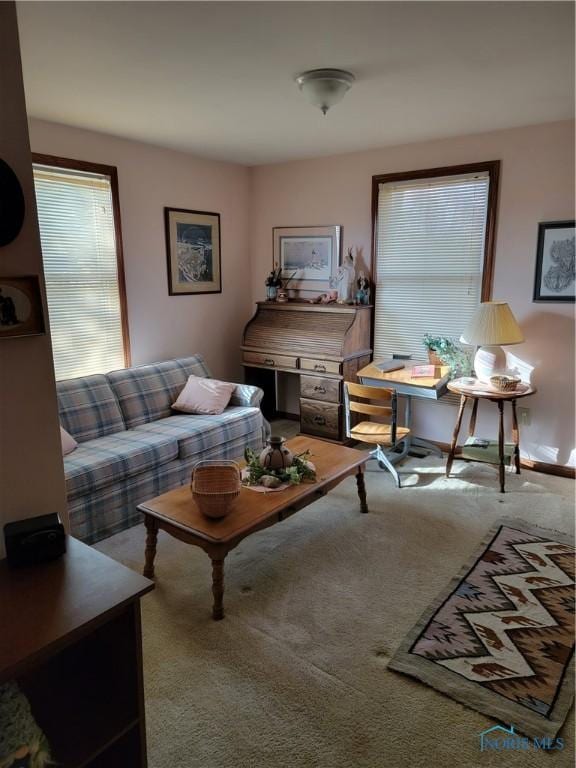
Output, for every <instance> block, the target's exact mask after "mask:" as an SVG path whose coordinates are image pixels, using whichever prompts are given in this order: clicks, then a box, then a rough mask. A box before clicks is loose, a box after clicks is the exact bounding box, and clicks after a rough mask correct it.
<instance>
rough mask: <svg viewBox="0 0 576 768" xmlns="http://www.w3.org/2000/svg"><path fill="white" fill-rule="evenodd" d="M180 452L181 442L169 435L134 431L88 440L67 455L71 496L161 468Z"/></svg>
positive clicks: (68, 492)
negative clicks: (179, 444) (179, 445)
mask: <svg viewBox="0 0 576 768" xmlns="http://www.w3.org/2000/svg"><path fill="white" fill-rule="evenodd" d="M177 455H178V443H177V442H176V440H175V439H174V437H173V436H171V435H167V434H161V433H144V432H136V431H135V430H130V431H124V432H119V433H118V434H116V435H107V436H106V437H99V438H98V439H97V440H88V441H87V442H85V443H81V444H80V445H79V446H78V448H76V450H75V451H74V452H73V453H71V454H69V455H68V456H65V457H64V473H65V475H66V491H67V495H68V498H74V497H75V496H79V495H81V494H85V493H91V492H92V491H95V490H97V489H99V488H103V487H105V486H107V485H110V484H111V483H116V482H118V481H119V480H123V479H124V478H126V477H131V476H132V475H137V474H138V473H140V472H144V471H145V470H147V469H151V468H156V467H159V466H161V465H162V464H165V463H166V462H168V461H171V460H172V459H175V458H176V457H177Z"/></svg>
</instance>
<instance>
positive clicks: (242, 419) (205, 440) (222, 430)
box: [134, 406, 262, 459]
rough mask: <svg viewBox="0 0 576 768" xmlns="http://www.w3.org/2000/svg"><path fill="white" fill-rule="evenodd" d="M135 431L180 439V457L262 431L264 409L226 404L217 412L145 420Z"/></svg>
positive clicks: (198, 453) (195, 453)
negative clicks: (223, 409) (228, 406)
mask: <svg viewBox="0 0 576 768" xmlns="http://www.w3.org/2000/svg"><path fill="white" fill-rule="evenodd" d="M134 431H135V432H143V433H146V434H150V433H153V434H157V435H164V436H166V437H171V438H172V439H173V440H177V441H178V456H179V458H180V459H188V458H190V457H191V456H196V455H201V454H203V453H205V452H206V451H209V450H211V449H212V448H215V447H216V446H218V445H222V444H224V443H228V442H232V441H233V440H237V439H238V438H241V437H244V436H245V435H251V434H253V433H256V434H261V433H262V412H261V411H260V409H259V408H243V407H237V406H235V407H232V408H226V410H225V411H224V412H223V413H219V414H218V415H217V416H204V415H202V416H200V415H196V414H194V415H188V414H186V415H184V414H182V415H179V416H169V417H168V418H166V419H160V420H159V421H154V422H152V423H150V424H143V425H142V426H139V427H137V428H136V429H135V430H134ZM241 453H242V451H240V454H241Z"/></svg>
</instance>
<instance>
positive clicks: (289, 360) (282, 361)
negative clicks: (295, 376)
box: [243, 352, 298, 368]
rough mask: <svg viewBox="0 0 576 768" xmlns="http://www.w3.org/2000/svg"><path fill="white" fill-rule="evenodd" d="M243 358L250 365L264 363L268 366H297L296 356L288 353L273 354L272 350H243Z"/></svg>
mask: <svg viewBox="0 0 576 768" xmlns="http://www.w3.org/2000/svg"><path fill="white" fill-rule="evenodd" d="M243 360H244V362H245V363H248V364H252V365H266V366H268V367H269V368H298V358H297V357H290V356H288V355H275V354H274V353H273V352H270V353H269V354H265V353H263V352H244V356H243Z"/></svg>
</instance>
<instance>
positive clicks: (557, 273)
mask: <svg viewBox="0 0 576 768" xmlns="http://www.w3.org/2000/svg"><path fill="white" fill-rule="evenodd" d="M574 269H575V267H574V221H543V222H541V223H540V224H538V248H537V251H536V279H535V282H534V301H572V302H573V301H574V288H575V272H574Z"/></svg>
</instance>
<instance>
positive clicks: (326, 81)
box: [296, 69, 356, 115]
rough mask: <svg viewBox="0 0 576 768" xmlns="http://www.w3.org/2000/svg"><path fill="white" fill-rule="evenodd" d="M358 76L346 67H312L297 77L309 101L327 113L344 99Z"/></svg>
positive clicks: (323, 112) (299, 85)
mask: <svg viewBox="0 0 576 768" xmlns="http://www.w3.org/2000/svg"><path fill="white" fill-rule="evenodd" d="M355 79H356V78H355V77H354V75H353V74H352V72H347V71H346V70H345V69H310V70H308V71H307V72H302V74H301V75H298V76H297V77H296V82H297V83H298V87H299V88H300V90H301V91H302V93H303V94H304V96H306V98H307V99H308V101H309V102H311V103H312V104H314V106H315V107H319V109H321V110H322V114H324V115H325V114H326V112H328V110H329V109H330V107H333V106H334V104H338V102H339V101H342V99H343V98H344V96H345V95H346V93H347V92H348V91H349V90H350V87H351V85H352V83H353V82H354V80H355Z"/></svg>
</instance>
